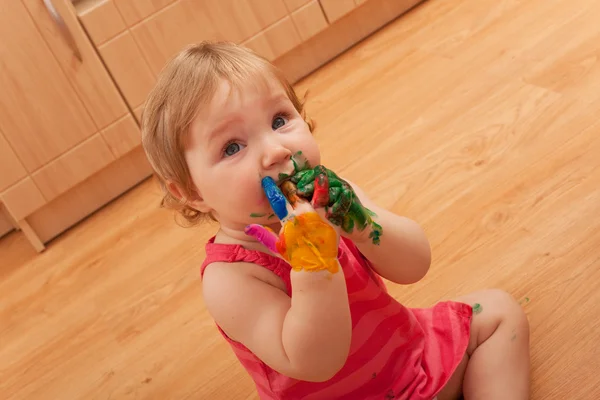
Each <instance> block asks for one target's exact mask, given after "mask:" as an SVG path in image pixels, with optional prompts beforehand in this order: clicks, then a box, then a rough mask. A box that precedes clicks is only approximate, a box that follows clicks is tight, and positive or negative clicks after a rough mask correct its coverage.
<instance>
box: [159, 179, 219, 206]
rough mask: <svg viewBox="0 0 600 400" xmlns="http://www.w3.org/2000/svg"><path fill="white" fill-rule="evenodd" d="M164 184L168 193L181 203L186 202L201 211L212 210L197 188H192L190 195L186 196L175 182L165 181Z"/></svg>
mask: <svg viewBox="0 0 600 400" xmlns="http://www.w3.org/2000/svg"><path fill="white" fill-rule="evenodd" d="M166 186H167V190H168V191H169V193H171V195H172V196H173V197H175V198H176V199H177V200H179V202H181V203H182V204H183V203H186V204H187V205H189V206H190V207H192V208H193V209H195V210H198V211H200V212H203V213H209V212H210V211H212V209H211V208H210V207H208V206H207V205H206V203H205V202H204V199H203V198H202V196H201V195H200V192H198V190H194V191H193V193H192V196H190V197H186V195H185V192H184V190H183V189H182V188H181V186H179V185H178V184H177V183H175V182H172V181H169V182H167V185H166Z"/></svg>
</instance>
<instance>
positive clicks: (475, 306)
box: [473, 303, 483, 314]
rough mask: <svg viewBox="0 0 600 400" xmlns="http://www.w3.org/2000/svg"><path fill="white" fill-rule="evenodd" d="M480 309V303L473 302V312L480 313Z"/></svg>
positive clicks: (481, 308)
mask: <svg viewBox="0 0 600 400" xmlns="http://www.w3.org/2000/svg"><path fill="white" fill-rule="evenodd" d="M482 311H483V307H482V306H481V304H479V303H475V305H474V306H473V314H481V312H482Z"/></svg>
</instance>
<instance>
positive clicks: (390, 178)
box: [0, 0, 600, 400]
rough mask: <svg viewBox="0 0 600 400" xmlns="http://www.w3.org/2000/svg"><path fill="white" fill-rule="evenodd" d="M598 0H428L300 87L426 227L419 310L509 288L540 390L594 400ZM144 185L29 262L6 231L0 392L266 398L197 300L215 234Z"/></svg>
mask: <svg viewBox="0 0 600 400" xmlns="http://www.w3.org/2000/svg"><path fill="white" fill-rule="evenodd" d="M599 21H600V2H598V1H596V0H521V1H519V0H460V1H459V0H429V1H428V2H427V3H425V4H424V5H422V6H421V7H419V8H417V9H416V10H414V11H413V12H411V13H410V14H408V15H406V16H404V17H402V18H400V19H399V20H397V21H395V22H394V23H392V24H391V25H390V26H388V27H386V28H385V29H384V30H382V31H380V32H378V33H377V34H375V35H374V36H373V37H371V38H369V39H368V40H366V41H365V42H363V43H361V44H360V45H358V46H357V47H356V48H354V49H352V50H351V51H349V52H348V53H346V54H344V55H343V56H341V57H340V58H339V59H337V60H335V61H334V62H332V63H331V64H329V65H327V66H326V67H324V68H322V69H321V70H320V71H318V72H317V73H315V74H313V75H312V76H310V77H309V78H307V79H306V80H305V81H303V82H302V83H301V84H299V85H298V87H299V88H300V89H301V90H305V89H307V88H310V89H311V93H310V97H309V103H308V109H309V111H310V112H311V114H312V116H313V117H314V118H315V119H316V120H317V123H318V130H317V135H318V140H319V142H320V144H321V145H322V151H323V159H324V163H325V164H326V165H328V166H329V167H330V168H332V169H334V170H336V171H338V172H340V173H341V174H342V175H343V176H345V177H347V178H348V179H351V180H352V181H354V182H356V183H357V184H359V185H361V186H362V187H363V188H364V189H365V190H366V191H367V192H368V193H369V194H370V195H371V196H372V197H373V198H374V199H375V200H376V201H377V202H378V203H379V204H380V205H382V206H385V207H389V208H391V209H393V210H394V211H396V212H397V213H400V214H404V215H407V216H409V217H411V218H414V219H416V220H418V221H420V222H421V223H422V224H423V226H424V227H425V229H426V231H427V233H428V235H429V238H430V240H431V244H432V247H433V254H434V259H433V265H432V268H431V271H430V273H429V275H428V276H427V277H426V278H425V279H424V280H423V281H421V282H419V283H418V284H415V285H412V286H409V287H400V286H395V285H390V289H391V291H392V293H393V294H394V295H395V296H396V297H397V298H398V299H400V300H401V301H403V302H405V303H406V304H407V305H409V306H428V305H431V304H433V303H434V302H436V301H438V300H440V299H446V298H451V297H455V296H457V295H461V294H464V293H466V292H469V291H473V290H477V289H481V288H489V287H499V288H502V289H505V290H507V291H509V292H511V293H512V294H513V295H514V296H515V297H516V298H517V299H519V300H520V301H521V302H522V305H523V307H524V309H525V310H526V312H527V314H528V316H529V318H530V322H531V329H532V338H531V342H532V362H533V371H532V372H533V387H532V398H533V399H539V400H542V399H543V400H553V399H556V400H565V399H569V400H570V399H573V400H579V399H590V400H591V399H599V398H600V350H599V349H600V345H599V343H600V340H599V339H600V283H599V282H600V62H599V57H600V23H599ZM158 194H159V191H158V189H157V186H156V184H155V182H154V181H152V180H150V181H147V182H145V183H143V184H142V185H141V186H139V187H137V188H136V189H134V190H133V191H131V192H130V193H128V194H127V195H125V196H123V197H122V198H121V199H119V200H118V201H116V202H115V203H113V204H111V205H110V206H108V207H107V208H105V209H103V210H102V211H100V212H98V213H97V214H96V215H94V216H93V217H92V218H90V219H89V220H87V221H85V222H84V223H82V224H80V225H79V226H77V227H76V228H74V229H72V230H71V231H69V232H68V233H66V234H65V235H64V236H62V237H60V238H59V239H57V240H55V241H54V242H53V243H51V244H50V246H49V248H48V249H47V251H46V252H45V253H43V254H41V255H39V256H38V255H35V254H34V253H33V252H32V250H31V248H30V246H29V245H28V243H27V242H26V241H25V239H24V238H23V237H22V236H21V235H18V234H12V235H9V236H7V237H5V238H3V239H2V240H1V241H0V264H1V268H0V298H1V303H0V398H2V399H27V400H37V399H52V400H54V399H61V400H64V399H86V400H87V399H130V398H131V399H236V400H237V399H242V400H243V399H256V398H257V397H256V395H255V394H254V390H253V386H252V384H251V382H250V380H249V378H248V377H247V375H246V374H245V372H244V371H243V370H242V368H241V367H240V366H239V365H238V364H237V362H236V361H235V359H234V358H233V355H232V353H231V351H230V350H229V348H228V347H227V345H226V344H225V342H224V341H223V340H222V339H221V338H220V337H219V335H218V333H217V331H216V329H215V327H214V325H213V323H212V321H211V320H210V318H209V316H208V315H207V313H206V311H205V310H204V308H203V303H202V297H201V291H200V284H199V266H200V263H201V261H202V259H203V256H204V243H205V241H206V240H207V238H208V237H209V236H210V235H211V234H212V233H213V232H214V230H215V227H214V226H203V227H199V228H194V229H184V228H181V227H179V226H177V225H176V224H175V223H174V222H173V216H172V214H171V213H169V212H166V211H164V210H160V209H158V208H157V204H158V199H159V196H158Z"/></svg>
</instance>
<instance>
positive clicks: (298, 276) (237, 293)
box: [203, 263, 352, 382]
mask: <svg viewBox="0 0 600 400" xmlns="http://www.w3.org/2000/svg"><path fill="white" fill-rule="evenodd" d="M217 264H220V265H217ZM265 273H268V274H271V273H270V272H268V271H266V270H265V269H264V268H262V267H258V266H256V265H253V264H247V263H234V264H226V263H215V264H212V265H211V266H209V267H208V268H207V269H206V270H205V273H204V279H203V283H204V285H203V288H204V289H203V294H204V299H205V302H206V306H207V308H208V310H209V312H210V314H211V315H212V316H213V318H214V319H215V321H216V322H217V324H219V326H220V327H221V328H222V329H223V330H224V331H225V332H226V333H227V334H228V335H229V336H230V337H231V338H232V339H234V340H236V341H238V342H240V343H242V344H244V345H245V346H246V347H248V348H249V349H250V350H251V351H252V352H253V353H254V354H255V355H256V356H257V357H259V358H260V359H261V360H263V361H264V362H265V363H266V364H267V365H269V366H270V367H271V368H273V369H275V370H276V371H279V372H280V373H282V374H284V375H287V376H289V377H292V378H296V379H300V380H306V381H314V382H320V381H325V380H328V379H330V378H331V377H332V376H333V375H335V373H337V372H338V371H339V370H340V369H341V368H342V366H343V365H344V363H345V361H346V358H347V356H348V352H349V348H350V339H351V331H352V323H351V318H350V310H349V307H348V296H347V293H346V283H345V279H344V274H343V272H342V271H341V268H340V270H339V272H337V273H331V272H329V271H327V270H324V271H319V272H307V271H304V270H302V271H292V272H291V281H292V282H291V283H292V287H293V292H294V295H293V299H290V297H288V295H287V294H286V293H284V292H283V291H282V290H280V289H278V288H276V287H274V286H272V285H271V284H268V283H266V282H265V281H263V280H261V279H264V274H265ZM261 276H262V278H261ZM273 277H274V276H273ZM265 280H267V279H265Z"/></svg>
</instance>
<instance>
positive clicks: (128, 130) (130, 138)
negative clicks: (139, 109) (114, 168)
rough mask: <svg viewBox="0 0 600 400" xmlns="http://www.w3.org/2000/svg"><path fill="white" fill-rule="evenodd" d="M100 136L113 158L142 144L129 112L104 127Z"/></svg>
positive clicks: (121, 155)
mask: <svg viewBox="0 0 600 400" xmlns="http://www.w3.org/2000/svg"><path fill="white" fill-rule="evenodd" d="M102 137H103V138H104V140H105V141H106V144H108V147H109V148H110V150H111V151H112V153H113V155H114V156H115V158H121V157H123V156H124V155H125V154H127V153H129V152H130V151H131V150H133V149H135V148H136V147H138V146H139V145H140V144H142V134H141V132H140V129H139V128H138V125H137V124H136V122H135V120H134V119H133V116H132V115H131V114H127V115H126V116H125V117H123V118H121V119H120V120H118V121H117V122H115V123H114V124H112V125H111V126H109V127H108V128H106V129H104V130H103V131H102Z"/></svg>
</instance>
